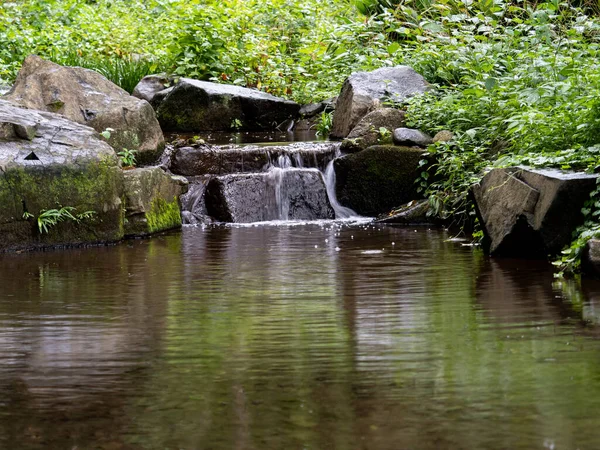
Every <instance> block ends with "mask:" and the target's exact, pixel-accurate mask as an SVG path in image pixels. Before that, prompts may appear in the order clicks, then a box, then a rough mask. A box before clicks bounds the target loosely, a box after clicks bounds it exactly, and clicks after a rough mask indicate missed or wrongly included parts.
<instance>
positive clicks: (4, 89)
mask: <svg viewBox="0 0 600 450" xmlns="http://www.w3.org/2000/svg"><path fill="white" fill-rule="evenodd" d="M10 89H11V87H10V86H9V85H8V84H3V83H2V82H1V81H0V96H3V95H4V94H6V93H8V92H9V91H10Z"/></svg>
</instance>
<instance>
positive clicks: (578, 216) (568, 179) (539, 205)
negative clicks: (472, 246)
mask: <svg viewBox="0 0 600 450" xmlns="http://www.w3.org/2000/svg"><path fill="white" fill-rule="evenodd" d="M596 178H597V175H592V174H586V173H575V172H563V171H560V170H556V169H532V168H529V167H511V168H507V169H494V170H492V171H490V172H489V173H488V174H486V175H485V176H484V177H483V179H482V180H481V182H480V183H478V184H475V185H474V186H473V187H472V192H473V196H474V200H475V207H476V211H477V214H478V217H479V220H480V223H481V225H482V227H483V230H484V234H485V240H484V246H485V248H486V249H487V250H488V251H489V252H490V253H491V254H493V255H506V256H529V257H539V256H546V255H548V254H555V253H557V252H559V251H560V250H561V249H562V248H563V247H564V246H565V245H567V244H568V243H570V241H571V235H572V233H573V230H575V228H576V227H577V226H579V225H580V224H581V223H582V222H583V214H582V213H581V208H582V207H583V205H584V203H585V201H586V200H588V199H589V195H590V192H591V191H592V190H593V189H594V188H595V186H596Z"/></svg>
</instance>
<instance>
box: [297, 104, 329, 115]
mask: <svg viewBox="0 0 600 450" xmlns="http://www.w3.org/2000/svg"><path fill="white" fill-rule="evenodd" d="M325 106H326V105H325V103H323V102H320V103H310V104H308V105H303V106H302V107H301V108H300V112H299V114H300V117H302V118H303V119H310V118H311V117H315V116H316V115H318V114H321V113H322V112H323V111H325Z"/></svg>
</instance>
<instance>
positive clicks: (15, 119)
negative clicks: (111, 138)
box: [0, 100, 123, 250]
mask: <svg viewBox="0 0 600 450" xmlns="http://www.w3.org/2000/svg"><path fill="white" fill-rule="evenodd" d="M122 185H123V176H122V171H121V169H120V168H119V165H118V159H117V156H116V155H115V152H114V150H113V149H112V148H111V147H110V146H109V145H108V144H107V143H106V142H104V141H103V140H102V139H101V138H100V136H99V135H98V133H96V132H95V131H94V130H93V129H92V128H90V127H87V126H84V125H80V124H77V123H74V122H71V121H69V120H67V119H65V118H63V117H61V116H59V115H57V114H51V113H47V112H42V111H33V110H28V109H23V108H19V107H17V106H15V105H14V104H12V103H10V102H7V101H4V100H0V250H9V249H18V248H37V247H47V246H53V245H76V244H89V243H97V242H112V241H117V240H119V239H121V238H122V237H123V230H122V229H123V227H122V205H121V194H122V191H123V189H122ZM61 207H72V208H74V209H73V210H72V214H73V215H75V216H76V215H77V214H82V213H85V212H87V211H93V213H92V215H91V217H87V218H84V219H81V220H80V221H76V220H72V219H65V220H63V221H61V222H59V223H58V224H56V225H54V226H53V225H48V227H47V228H48V232H45V231H44V232H40V230H39V228H38V223H37V219H38V217H39V216H40V215H41V214H42V213H43V212H44V211H45V210H51V209H60V208H61ZM27 214H31V215H32V217H29V218H27Z"/></svg>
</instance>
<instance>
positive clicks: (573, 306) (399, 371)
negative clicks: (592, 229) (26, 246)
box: [0, 222, 600, 450]
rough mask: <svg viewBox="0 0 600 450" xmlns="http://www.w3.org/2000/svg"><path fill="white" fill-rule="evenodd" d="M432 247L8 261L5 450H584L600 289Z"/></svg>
mask: <svg viewBox="0 0 600 450" xmlns="http://www.w3.org/2000/svg"><path fill="white" fill-rule="evenodd" d="M449 237H450V236H449V235H448V234H447V233H446V232H444V231H442V230H429V229H427V228H423V227H422V228H394V227H391V226H373V225H365V224H355V225H349V224H343V223H339V222H338V223H334V222H324V223H314V224H295V225H292V224H288V225H279V226H270V225H263V226H243V227H242V226H232V227H212V228H195V227H186V228H185V229H184V230H183V232H182V233H180V234H179V233H177V234H171V235H165V236H160V237H157V238H154V239H151V240H134V241H129V242H126V243H123V244H121V245H117V246H112V247H102V248H88V249H75V250H64V251H48V252H38V253H23V254H17V255H2V256H0V448H3V449H38V448H39V449H48V448H49V449H69V450H71V449H92V448H94V449H95V448H99V449H111V450H113V449H329V448H335V449H377V450H379V449H390V450H391V449H535V448H539V449H577V448H580V449H593V448H599V447H600V339H599V336H600V333H598V332H597V329H596V327H594V326H593V323H594V322H595V321H596V319H595V317H598V316H600V313H597V311H596V310H595V308H600V306H599V305H600V304H599V303H598V298H597V297H598V294H599V293H600V287H599V286H598V285H597V284H595V283H594V282H587V283H586V284H585V285H584V289H583V290H580V289H579V288H577V287H576V286H574V285H572V284H564V285H559V284H556V283H555V281H554V279H553V276H552V269H551V267H550V266H549V265H548V264H546V263H542V262H532V261H520V262H517V261H511V260H490V259H488V258H487V257H485V256H484V255H483V254H482V252H481V251H480V250H479V249H477V248H474V247H470V246H465V245H463V244H462V243H461V242H457V241H453V240H450V241H449V240H448V238H449Z"/></svg>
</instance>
